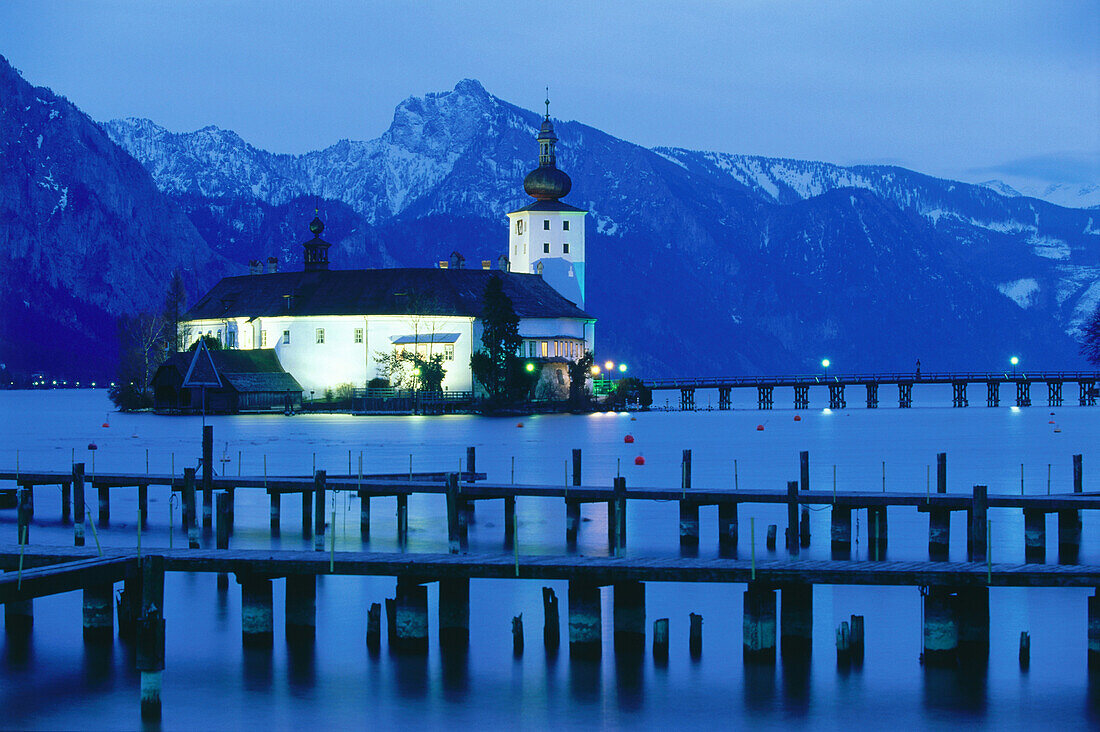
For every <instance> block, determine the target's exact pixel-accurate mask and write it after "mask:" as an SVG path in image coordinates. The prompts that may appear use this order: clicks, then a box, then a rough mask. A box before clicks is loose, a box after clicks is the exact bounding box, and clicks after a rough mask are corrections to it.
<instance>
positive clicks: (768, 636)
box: [742, 582, 775, 664]
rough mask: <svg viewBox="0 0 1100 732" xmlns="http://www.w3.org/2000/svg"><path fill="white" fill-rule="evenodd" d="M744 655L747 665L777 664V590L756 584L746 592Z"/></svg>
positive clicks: (743, 625)
mask: <svg viewBox="0 0 1100 732" xmlns="http://www.w3.org/2000/svg"><path fill="white" fill-rule="evenodd" d="M742 655H743V658H744V660H745V662H746V663H765V664H774V663H775V590H773V589H771V588H770V587H766V586H761V585H759V584H757V583H755V582H750V583H749V585H748V589H746V590H745V610H744V615H743V620H742Z"/></svg>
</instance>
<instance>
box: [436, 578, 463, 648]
mask: <svg viewBox="0 0 1100 732" xmlns="http://www.w3.org/2000/svg"><path fill="white" fill-rule="evenodd" d="M469 645H470V580H469V579H468V578H466V577H454V578H445V579H441V580H439V647H440V648H448V649H464V648H467V647H468V646H469Z"/></svg>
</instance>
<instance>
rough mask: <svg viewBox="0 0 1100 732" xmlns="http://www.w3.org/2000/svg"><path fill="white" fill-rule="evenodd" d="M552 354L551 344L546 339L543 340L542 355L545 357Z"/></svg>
mask: <svg viewBox="0 0 1100 732" xmlns="http://www.w3.org/2000/svg"><path fill="white" fill-rule="evenodd" d="M549 355H550V344H549V343H548V342H546V341H543V342H542V356H543V358H545V357H547V356H549Z"/></svg>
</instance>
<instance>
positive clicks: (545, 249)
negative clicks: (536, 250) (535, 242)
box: [542, 242, 550, 254]
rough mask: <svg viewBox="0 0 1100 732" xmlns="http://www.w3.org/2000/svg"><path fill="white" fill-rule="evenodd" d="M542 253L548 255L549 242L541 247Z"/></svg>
mask: <svg viewBox="0 0 1100 732" xmlns="http://www.w3.org/2000/svg"><path fill="white" fill-rule="evenodd" d="M542 253H543V254H549V253H550V242H546V243H544V244H543V245H542Z"/></svg>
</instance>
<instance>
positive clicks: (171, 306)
mask: <svg viewBox="0 0 1100 732" xmlns="http://www.w3.org/2000/svg"><path fill="white" fill-rule="evenodd" d="M186 312H187V289H186V288H185V287H184V286H183V275H182V273H181V272H180V270H179V268H178V267H177V268H176V270H175V271H174V272H172V279H170V280H168V293H167V294H166V295H165V297H164V310H163V311H162V313H161V317H162V318H163V319H164V327H165V341H166V342H167V345H168V355H169V356H171V355H172V354H173V353H179V352H180V351H182V350H183V345H184V344H183V333H181V332H180V320H182V319H183V316H184V313H186Z"/></svg>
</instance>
